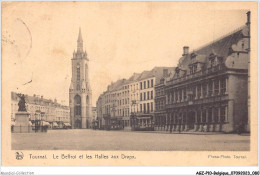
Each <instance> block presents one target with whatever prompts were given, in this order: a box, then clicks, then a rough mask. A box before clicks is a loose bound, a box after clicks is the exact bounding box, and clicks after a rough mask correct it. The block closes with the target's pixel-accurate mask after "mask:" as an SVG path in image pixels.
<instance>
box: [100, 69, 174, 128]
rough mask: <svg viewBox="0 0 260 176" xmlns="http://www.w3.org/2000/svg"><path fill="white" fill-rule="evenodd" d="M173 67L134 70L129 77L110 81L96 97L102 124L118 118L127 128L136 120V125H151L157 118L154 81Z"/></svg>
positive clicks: (104, 124)
mask: <svg viewBox="0 0 260 176" xmlns="http://www.w3.org/2000/svg"><path fill="white" fill-rule="evenodd" d="M173 70H174V68H173V67H155V68H153V69H152V70H150V71H143V72H142V73H140V74H138V73H134V74H133V75H132V76H131V77H130V78H129V79H127V80H126V79H121V80H118V81H117V82H115V83H111V85H109V86H108V87H107V90H106V91H105V92H104V93H103V94H101V95H100V96H99V98H98V101H97V114H98V121H99V124H100V128H106V127H110V126H111V125H112V123H113V122H115V121H117V123H118V124H119V125H121V126H123V128H126V129H129V128H128V127H130V126H131V125H132V124H133V123H136V125H135V126H143V127H145V126H147V127H148V126H151V124H152V122H153V120H154V118H153V117H154V109H155V103H154V97H155V89H154V87H155V84H157V83H158V82H159V81H160V78H161V77H163V75H165V74H168V72H170V71H173ZM131 116H132V117H133V116H134V117H135V118H136V120H135V122H131ZM137 124H138V125H137Z"/></svg>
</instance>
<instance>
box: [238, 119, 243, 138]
mask: <svg viewBox="0 0 260 176" xmlns="http://www.w3.org/2000/svg"><path fill="white" fill-rule="evenodd" d="M242 131H243V123H242V121H240V122H239V124H238V129H237V133H238V135H241V133H242Z"/></svg>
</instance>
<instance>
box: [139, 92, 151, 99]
mask: <svg viewBox="0 0 260 176" xmlns="http://www.w3.org/2000/svg"><path fill="white" fill-rule="evenodd" d="M152 99H153V91H148V92H143V93H140V101H143V100H152Z"/></svg>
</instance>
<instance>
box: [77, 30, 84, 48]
mask: <svg viewBox="0 0 260 176" xmlns="http://www.w3.org/2000/svg"><path fill="white" fill-rule="evenodd" d="M77 42H78V47H77V52H83V40H82V35H81V28H79V36H78V41H77Z"/></svg>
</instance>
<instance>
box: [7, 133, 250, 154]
mask: <svg viewBox="0 0 260 176" xmlns="http://www.w3.org/2000/svg"><path fill="white" fill-rule="evenodd" d="M249 143H250V136H248V135H241V136H240V135H237V134H209V135H199V134H163V133H154V132H130V131H129V132H127V131H101V130H90V129H85V130H76V129H74V130H49V131H48V132H47V133H12V149H13V150H150V151H171V150H172V151H187V150H188V151H199V150H202V151H207V150H208V151H239V150H243V151H244V150H249V149H250V144H249Z"/></svg>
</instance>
